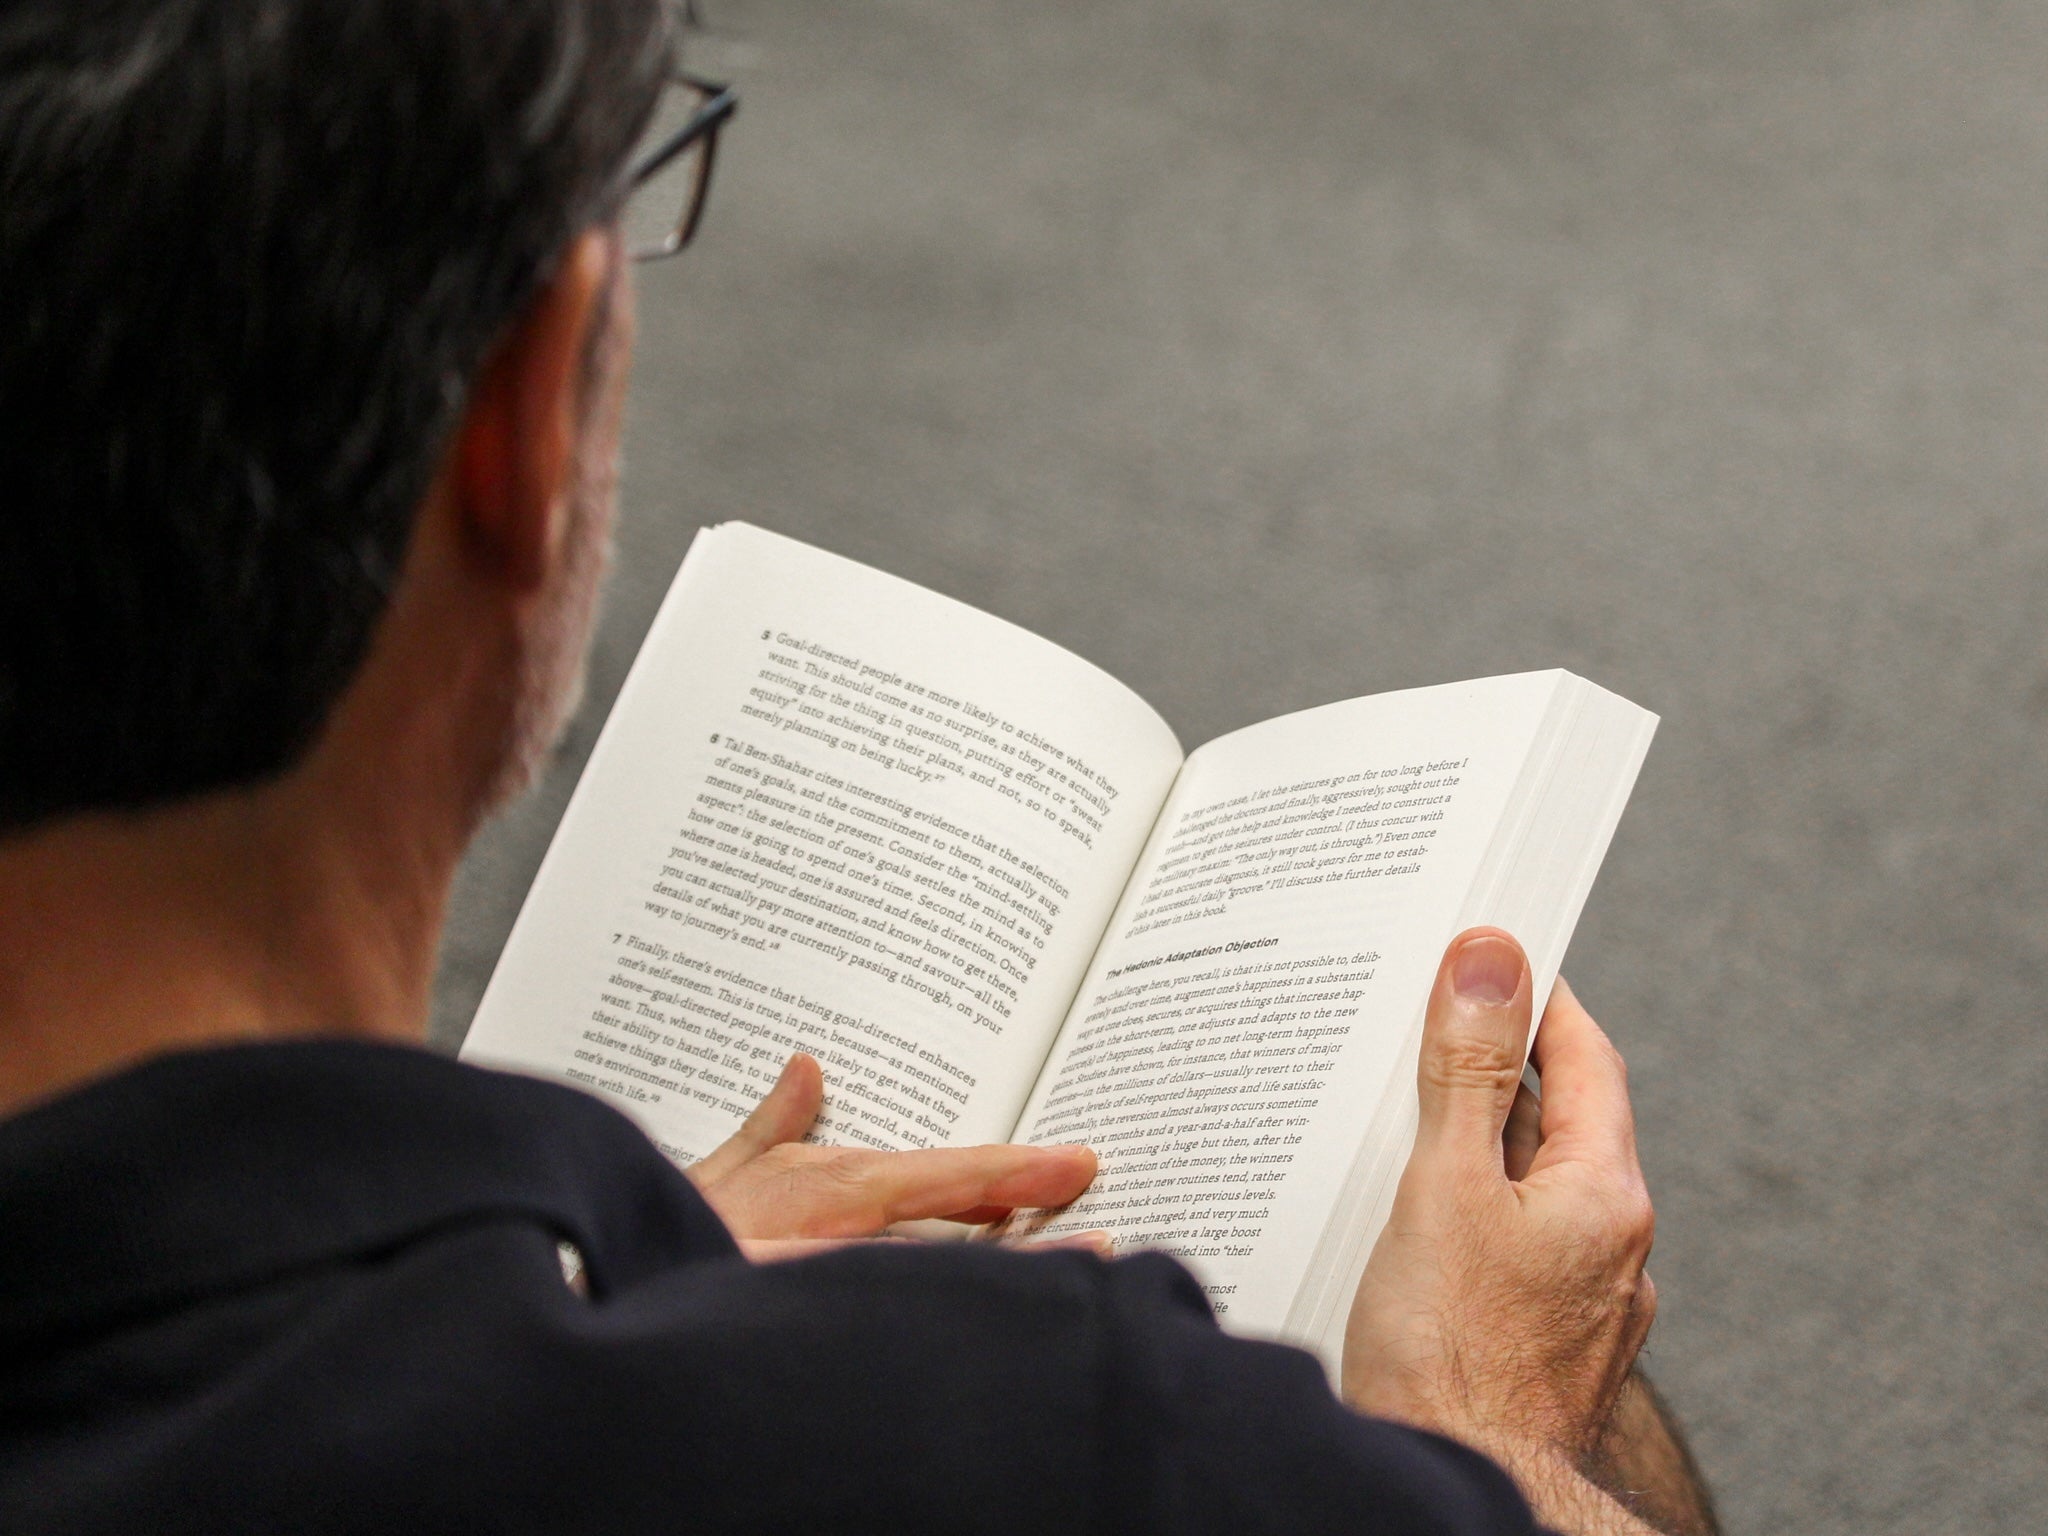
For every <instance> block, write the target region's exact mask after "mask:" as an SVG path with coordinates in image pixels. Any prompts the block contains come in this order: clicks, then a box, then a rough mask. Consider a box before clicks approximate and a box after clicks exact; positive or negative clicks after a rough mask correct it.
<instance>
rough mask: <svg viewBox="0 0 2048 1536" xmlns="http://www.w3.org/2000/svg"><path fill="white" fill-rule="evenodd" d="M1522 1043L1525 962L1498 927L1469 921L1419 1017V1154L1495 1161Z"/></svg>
mask: <svg viewBox="0 0 2048 1536" xmlns="http://www.w3.org/2000/svg"><path fill="white" fill-rule="evenodd" d="M1528 1044H1529V962H1528V960H1527V959H1526V958H1525V957H1524V956H1523V954H1522V946H1521V945H1519V944H1517V943H1516V942H1515V941H1514V940H1513V939H1512V938H1510V937H1509V936H1508V935H1507V934H1505V933H1503V932H1502V931H1501V930H1500V929H1498V928H1473V929H1469V930H1467V931H1466V932H1464V933H1461V934H1459V935H1458V936H1457V937H1456V938H1455V939H1453V940H1452V941H1451V946H1450V948H1449V949H1447V950H1445V951H1444V959H1443V964H1442V965H1441V966H1439V967H1438V968H1437V973H1436V986H1435V988H1434V989H1433V990H1432V991H1431V993H1430V996H1429V1011H1428V1013H1427V1014H1426V1015H1425V1016H1424V1018H1423V1023H1422V1059H1421V1061H1420V1063H1419V1065H1418V1066H1417V1069H1416V1086H1417V1088H1418V1089H1419V1090H1420V1092H1421V1097H1422V1114H1421V1119H1420V1121H1419V1123H1418V1125H1417V1129H1416V1138H1415V1148H1416V1155H1417V1156H1418V1157H1423V1156H1427V1157H1431V1158H1445V1157H1448V1158H1451V1159H1454V1160H1456V1161H1460V1162H1464V1161H1476V1160H1479V1159H1485V1160H1487V1161H1488V1162H1489V1163H1490V1164H1491V1165H1492V1166H1494V1167H1496V1168H1498V1167H1499V1166H1500V1163H1501V1150H1500V1132H1501V1127H1502V1126H1503V1125H1504V1124H1506V1123H1507V1117H1508V1111H1509V1110H1510V1109H1511V1108H1513V1107H1514V1102H1515V1085H1516V1083H1517V1082H1518V1081H1519V1080H1520V1078H1521V1075H1522V1061H1523V1057H1524V1056H1525V1055H1526V1053H1527V1050H1528Z"/></svg>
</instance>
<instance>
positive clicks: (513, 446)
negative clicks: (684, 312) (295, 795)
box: [0, 0, 668, 835]
mask: <svg viewBox="0 0 2048 1536" xmlns="http://www.w3.org/2000/svg"><path fill="white" fill-rule="evenodd" d="M667 46H668V39H667V35H666V26H665V23H664V18H663V15H662V11H661V8H660V5H659V3H658V0H13V3H10V4H9V5H8V6H6V7H5V8H4V10H0V208H4V210H5V214H4V217H0V293H4V294H5V295H6V304H7V309H8V313H9V318H8V323H7V324H6V325H5V326H4V327H0V485H4V488H5V489H4V493H0V496H4V499H0V835H4V834H5V833H7V832H11V831H17V830H20V829H23V828H26V827H29V826H31V825H33V824H36V823H38V822H42V821H47V820H49V819H52V818H56V817H61V816H64V815H67V814H70V813H75V812H81V811H91V810H109V809H137V808H146V807H149V806H153V805H158V804H163V803H166V802H170V801H175V800H180V799H184V798H188V797H192V796H195V795H199V794H203V793H205V792H207V791H211V790H217V789H224V788H230V787H234V786H238V785H245V784H250V783H254V782H258V781H261V780H264V779H266V778H270V777H272V776H275V775H277V774H278V773H280V772H281V771H283V770H285V769H286V768H288V767H290V766H291V765H292V764H293V763H294V762H295V761H296V760H298V759H299V758H300V757H301V755H302V754H303V753H304V752H305V751H306V750H307V749H308V747H309V745H310V744H311V743H312V742H313V740H314V739H315V737H316V736H317V735H318V733H319V732H320V731H321V729H322V727H323V726H324V725H325V724H327V722H328V721H329V718H330V716H331V714H332V712H333V710H334V708H335V705H336V703H337V701H338V700H339V699H340V698H341V697H342V695H343V694H344V692H345V691H346V690H347V689H348V688H349V685H350V683H351V682H352V680H354V679H356V678H357V677H358V675H359V673H360V671H361V669H362V667H363V663H364V658H365V656H366V655H367V654H368V652H369V649H370V646H371V642H372V638H373V636H374V635H376V634H377V633H378V631H379V626H380V623H384V621H386V620H387V619H389V618H391V617H392V616H391V615H390V613H389V611H388V610H389V609H390V606H391V599H392V596H393V593H394V590H395V588H396V587H397V584H398V579H399V575H400V572H401V568H402V567H403V566H405V565H406V564H407V563H408V561H409V559H414V558H417V556H416V552H415V550H414V546H415V544H416V543H417V536H418V535H419V533H420V525H421V519H422V513H423V509H424V510H425V511H427V512H429V513H431V511H432V510H433V509H434V508H435V507H437V506H439V507H441V508H442V509H444V510H446V509H448V508H451V507H452V508H453V509H454V512H453V513H452V514H451V516H450V517H449V518H448V519H446V521H447V523H448V527H449V528H450V529H452V530H454V531H453V532H451V533H447V534H446V537H447V538H450V539H455V540H458V541H459V540H463V539H468V540H469V544H468V545H467V546H465V550H466V552H465V555H464V558H465V559H468V560H470V561H471V562H472V564H474V563H475V562H477V561H482V562H484V563H486V564H488V563H491V562H496V563H498V564H500V565H506V564H507V563H509V565H510V566H511V567H513V569H511V570H510V571H509V572H508V575H509V577H510V580H511V582H512V585H513V586H514V587H515V588H516V587H517V585H518V584H519V582H521V581H525V580H528V579H529V578H530V579H531V581H532V582H533V583H534V584H536V585H545V586H547V587H548V591H547V592H546V593H544V594H541V595H539V596H537V597H536V598H535V600H534V602H533V603H532V604H530V605H529V607H530V608H531V609H532V612H531V613H529V614H528V615H527V619H528V620H530V622H525V627H524V631H523V634H522V637H521V639H520V640H519V642H518V643H517V644H516V645H515V646H513V647H511V649H512V651H513V652H514V654H511V655H509V656H508V657H507V658H506V660H507V663H508V666H509V667H510V670H511V673H512V676H511V677H510V679H509V680H508V681H507V682H506V684H505V687H506V688H507V689H509V690H510V692H511V696H509V697H508V699H507V701H506V706H505V713H506V715H507V718H508V722H509V723H508V731H509V732H510V733H511V734H512V735H513V736H515V737H516V738H517V741H516V742H513V743H510V745H513V746H523V748H524V750H525V752H526V754H527V755H528V756H529V757H530V756H531V755H532V753H533V752H534V750H535V742H536V741H537V740H538V739H540V738H541V737H542V736H544V735H545V733H546V729H547V727H548V726H549V724H550V723H551V721H550V719H549V716H550V715H551V713H552V711H551V709H550V707H549V705H548V699H549V696H550V695H552V696H553V697H554V699H555V700H556V701H557V707H558V704H559V700H560V698H561V696H562V694H563V692H564V691H565V688H564V680H565V679H566V678H568V677H571V676H573V675H574V673H575V670H576V667H575V663H576V659H577V655H578V652H579V649H580V639H581V628H582V621H583V618H584V616H585V612H586V611H587V607H588V600H589V589H590V587H591V586H592V585H594V575H595V573H594V570H592V569H591V566H592V564H593V562H594V561H595V560H596V559H597V558H598V557H597V550H598V548H599V547H600V545H601V540H600V539H599V538H598V537H596V533H597V531H598V528H597V525H598V524H601V521H602V518H603V515H604V510H605V507H606V504H607V503H608V500H609V473H610V452H609V444H610V437H611V433H612V431H613V421H614V418H615V415H616V411H617V394H618V379H617V376H618V374H619V372H620V369H619V368H617V367H616V366H612V365H611V364H610V363H609V362H608V361H607V359H608V357H609V356H611V355H614V354H617V353H618V352H620V351H622V350H623V342H622V339H621V336H622V329H623V326H624V324H625V316H624V313H623V293H622V287H621V285H620V283H619V282H618V267H617V259H618V257H617V249H616V245H615V244H614V243H612V242H609V241H608V240H606V239H605V238H604V237H603V236H602V235H601V234H599V233H592V232H593V231H601V230H602V228H603V226H604V225H605V224H606V222H607V221H608V219H609V218H610V216H611V214H612V213H613V212H614V211H615V209H616V205H617V201H618V199H619V197H620V196H621V195H622V192H623V185H622V182H623V174H624V168H625V164H626V160H627V157H628V154H629V152H630V150H631V148H632V146H633V143H634V141H635V139H636V137H637V134H638V132H639V130H640V128H641V126H642V125H643V123H644V122H645V121H646V119H647V117H648V116H649V114H650V113H651V111H652V110H653V106H654V103H655V99H656V96H657V95H658V92H659V90H660V86H661V81H662V78H663V73H664V65H665V63H666V54H667ZM565 349H568V350H567V351H565ZM570 353H573V357H571V356H570V355H569V354H570ZM565 358H567V359H568V360H567V361H566V362H565ZM571 364H573V366H574V369H575V376H576V378H577V380H578V381H579V384H580V386H581V388H582V396H583V398H582V399H581V401H580V403H579V410H578V420H577V421H576V422H574V423H572V425H573V427H574V428H575V430H574V431H572V432H571V433H570V434H569V436H568V439H567V440H566V441H561V440H559V439H561V437H562V434H561V432H559V431H557V430H555V429H556V428H557V427H558V426H559V425H560V423H559V421H558V419H557V418H558V417H559V416H560V412H559V410H557V409H556V407H557V406H559V403H560V402H559V400H554V399H550V400H542V399H539V398H537V392H541V393H544V392H545V386H546V384H547V381H548V380H549V379H558V378H560V377H561V376H563V372H564V369H565V368H567V367H569V366H570V365H571ZM550 370H552V371H550ZM551 411H552V412H553V414H552V415H551V414H550V412H551ZM530 439H531V440H530ZM565 456H566V457H565ZM550 475H553V476H555V478H556V482H557V483H563V484H567V485H569V486H571V487H572V488H573V487H577V486H580V487H581V488H582V493H581V494H580V495H578V494H572V495H570V496H568V497H567V498H565V501H566V507H565V508H553V509H550V508H536V507H534V506H532V505H530V502H531V495H530V492H531V491H532V489H533V487H534V486H545V485H546V484H548V483H550V482H549V481H548V476H550ZM522 497H525V498H526V499H525V500H524V501H522V499H521V498H522ZM479 541H481V542H480V547H479ZM535 561H538V562H540V565H541V566H542V567H544V569H536V570H533V571H528V570H525V569H523V568H522V567H521V563H522V562H526V563H529V564H530V563H532V562H535ZM385 627H387V628H388V627H389V625H388V624H387V625H386V626H385ZM415 641H416V643H417V644H422V645H423V644H430V643H433V642H434V641H435V634H434V632H433V630H432V626H431V625H427V626H425V627H421V626H415ZM452 664H454V658H452V657H451V665H452ZM522 669H523V670H524V672H525V673H526V674H528V676H527V679H526V682H525V683H524V684H522V683H521V682H520V681H519V679H518V676H517V674H518V673H519V672H520V671H521V670H522ZM509 771H510V770H504V769H502V768H501V770H500V772H499V774H498V776H497V778H498V783H497V787H499V788H502V787H503V782H502V781H503V780H504V778H505V777H506V774H507V773H508V772H509Z"/></svg>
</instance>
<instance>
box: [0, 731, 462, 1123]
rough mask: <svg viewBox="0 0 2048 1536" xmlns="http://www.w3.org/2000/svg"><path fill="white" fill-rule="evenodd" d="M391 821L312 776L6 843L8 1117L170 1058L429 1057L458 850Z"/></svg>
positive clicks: (2, 986) (1, 991)
mask: <svg viewBox="0 0 2048 1536" xmlns="http://www.w3.org/2000/svg"><path fill="white" fill-rule="evenodd" d="M394 800H395V797H394ZM393 803H394V802H393V801H380V799H379V798H378V797H377V796H375V795H374V794H359V795H355V796H351V795H350V794H349V793H348V792H347V789H346V787H345V786H339V785H335V784H332V783H325V784H323V783H321V782H319V778H318V774H317V771H315V770H311V769H309V770H304V771H301V772H299V773H296V774H292V775H287V776H286V777H285V778H283V779H280V780H278V781H275V782H273V783H271V784H268V785H264V786H261V787H259V788H257V789H254V790H249V791H244V792H236V793H229V794H219V795H211V796H207V797H204V798H202V799H198V800H192V801H187V802H183V803H181V804H179V805H175V806H172V807H170V808H167V809H162V810H156V811H150V812H145V813H139V814H132V815H124V816H111V815H95V816H87V817H78V818H74V819H70V820H66V821H62V822H58V823H54V824H52V825H49V826H47V827H43V828H39V829H36V830H35V831H32V832H30V833H27V834H24V835H19V836H16V837H13V838H9V839H5V840H0V1115H6V1114H11V1113H13V1112H14V1111H16V1110H18V1109H22V1108H25V1107H27V1106H28V1105H30V1104H33V1103H35V1102H37V1101H40V1100H43V1099H47V1098H50V1097H53V1096H55V1095H57V1094H60V1093H63V1092H65V1091H66V1090H68V1089H70V1088H73V1087H75V1086H78V1085H80V1084H82V1083H84V1082H86V1081H88V1080H89V1079H92V1078H95V1077H100V1076H104V1075H106V1074H108V1073H111V1072H114V1071H118V1070H119V1069H121V1068H122V1067H125V1066H128V1065H130V1064H131V1063H133V1062H136V1061H139V1060H141V1059H142V1058H144V1057H146V1056H152V1055H156V1054H158V1053H161V1052H164V1051H170V1050H179V1049H190V1048H195V1047H200V1046H206V1045H217V1044H227V1043H231V1042H236V1041H256V1040H276V1039H284V1038H291V1037H294V1036H315V1035H326V1036H355V1037H358V1038H370V1039H417V1038H419V1036H420V1035H421V1033H422V1031H423V1029H424V1026H425V1020H426V1014H427V1006H428V998H429V993H430V989H431V986H432V982H433V967H434V957H435V950H436V946H437V944H438V941H439V936H440V927H441V919H442V911H443V906H444V904H445V901H446V896H447V888H448V883H449V880H450V878H451V877H452V875H453V872H454V866H455V860H456V858H457V856H458V855H459V852H460V840H459V838H455V837H451V836H442V837H439V838H436V837H433V836H431V835H427V830H428V829H422V828H420V827H417V826H405V825H400V824H398V823H397V822H396V820H395V819H394V816H393V814H392V811H391V809H390V807H391V805H392V804H393Z"/></svg>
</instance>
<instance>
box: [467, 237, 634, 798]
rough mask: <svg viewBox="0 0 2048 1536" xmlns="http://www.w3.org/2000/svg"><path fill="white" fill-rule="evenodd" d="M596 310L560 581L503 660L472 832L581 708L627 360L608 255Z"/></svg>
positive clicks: (605, 554)
mask: <svg viewBox="0 0 2048 1536" xmlns="http://www.w3.org/2000/svg"><path fill="white" fill-rule="evenodd" d="M600 302H601V304H602V306H603V307H602V309H601V311H600V312H599V314H598V315H597V317H596V320H595V322H594V323H593V325H592V343H591V347H590V350H589V353H588V355H587V357H586V359H585V362H584V391H585V394H584V398H585V400H586V401H587V402H588V406H587V409H586V413H585V419H584V423H583V431H582V433H581V436H580V438H579V441H578V443H577V447H576V464H575V469H574V471H573V474H572V483H571V486H570V490H569V508H568V524H567V527H566V529H565V530H564V533H563V540H564V544H563V559H562V566H561V573H560V576H559V578H558V580H557V582H556V584H555V587H554V589H553V591H552V592H550V593H549V594H548V595H547V597H546V599H545V600H544V601H543V603H542V604H541V606H540V608H539V610H538V612H536V614H535V615H534V617H533V620H532V622H531V623H530V624H529V625H528V626H527V628H526V630H525V632H524V633H523V634H522V635H521V636H520V638H519V642H518V654H517V655H516V656H514V657H513V658H512V659H511V690H512V691H511V697H510V700H509V707H508V708H507V709H506V711H505V715H504V719H505V727H504V734H503V741H502V743H501V745H500V748H499V751H498V753H497V757H496V766H495V768H494V769H493V770H492V772H491V774H490V775H489V777H488V778H487V780H486V781H485V785H484V788H483V791H482V793H481V794H480V795H479V796H478V797H477V804H476V808H475V811H474V814H473V815H472V817H471V824H472V828H473V827H474V826H475V825H476V824H478V823H481V822H482V821H484V820H485V819H487V818H488V817H490V816H491V815H493V814H494V813H495V812H497V811H499V810H501V809H502V808H503V807H504V806H506V805H507V804H509V803H510V802H511V801H513V800H515V799H517V798H518V797H519V796H520V795H522V794H524V793H525V792H526V791H527V790H528V789H529V788H530V787H531V786H532V784H533V782H534V780H535V779H536V778H538V777H539V775H540V770H541V767H542V765H543V764H544V763H545V762H546V760H547V757H548V754H549V753H550V752H551V751H552V750H553V749H554V746H555V743H556V742H557V741H558V740H559V739H560V738H561V734H562V732H563V730H564V729H565V728H566V726H567V725H568V723H569V721H570V720H571V719H572V718H573V717H574V716H575V713H576V710H577V708H578V707H579V706H580V705H581V704H582V702H583V690H584V687H585V685H586V683H587V681H588V677H589V668H588V661H589V651H590V639H591V634H592V632H593V629H594V627H595V625H596V620H597V611H598V598H599V594H600V592H601V591H602V589H603V586H604V577H605V573H606V571H607V570H608V569H609V568H610V565H611V552H612V525H613V523H614V521H615V520H616V514H617V509H618V489H619V435H620V425H621V418H622V417H623V414H624V408H625V395H626V374H627V367H628V363H629V361H630V358H631V355H632V337H633V320H632V290H631V288H630V286H629V285H628V283H627V281H626V278H625V275H624V266H623V262H622V261H621V260H620V259H619V258H618V257H617V255H616V253H615V256H614V266H613V271H612V278H611V283H610V286H609V287H608V288H607V289H606V292H605V296H604V298H603V299H602V300H601V301H600Z"/></svg>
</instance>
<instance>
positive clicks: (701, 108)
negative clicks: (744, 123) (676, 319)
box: [622, 73, 740, 261]
mask: <svg viewBox="0 0 2048 1536" xmlns="http://www.w3.org/2000/svg"><path fill="white" fill-rule="evenodd" d="M739 105H740V99H739V96H738V94H737V93H736V92H735V91H734V90H733V89H732V87H731V86H729V85H718V84H716V83H714V82H712V81H710V80H700V79H698V78H697V77H696V76H695V75H686V74H682V73H677V74H676V75H675V76H674V77H672V78H671V79H670V81H669V88H668V89H667V90H666V91H664V92H662V97H661V103H660V105H659V106H658V107H657V108H656V109H655V113H654V120H653V121H652V122H651V123H649V124H648V125H647V131H646V132H645V133H644V134H642V135H641V138H640V143H639V145H638V147H637V148H636V149H635V150H634V154H633V159H632V161H631V162H630V163H631V165H632V167H633V170H632V172H631V174H630V175H629V176H628V178H627V182H626V185H627V195H626V209H625V214H624V217H623V220H622V222H623V225H624V229H625V237H626V251H627V254H629V255H630V256H631V257H632V258H633V259H634V260H635V261H659V260H660V259H661V258H662V257H664V256H673V255H675V253H676V252H677V251H680V250H681V249H682V248H683V247H684V246H686V245H688V244H689V243H690V237H691V236H693V235H695V234H696V233H697V224H698V222H699V221H700V220H701V219H702V218H703V217H704V201H705V198H706V197H707V196H708V195H709V194H710V191H711V163H712V161H713V160H714V159H716V158H717V155H718V133H719V130H720V129H721V128H723V127H724V126H725V124H726V120H727V119H728V118H730V117H731V116H732V115H733V113H734V112H736V111H738V110H739Z"/></svg>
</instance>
